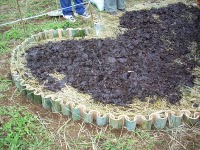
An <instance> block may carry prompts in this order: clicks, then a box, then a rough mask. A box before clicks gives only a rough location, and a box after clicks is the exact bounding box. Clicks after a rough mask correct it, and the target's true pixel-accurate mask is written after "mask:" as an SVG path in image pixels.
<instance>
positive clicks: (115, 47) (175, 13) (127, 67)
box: [26, 3, 200, 105]
mask: <svg viewBox="0 0 200 150" xmlns="http://www.w3.org/2000/svg"><path fill="white" fill-rule="evenodd" d="M198 11H199V10H198V9H197V8H195V7H190V6H186V5H184V4H182V3H178V4H173V5H169V6H167V7H165V8H160V9H154V8H153V9H151V10H141V11H132V12H126V13H125V14H124V15H123V16H122V17H121V20H120V25H121V26H122V27H124V28H127V31H126V32H125V33H123V34H121V35H118V37H117V38H116V39H111V38H106V39H90V40H84V39H83V40H70V41H60V42H56V43H52V42H49V43H48V44H45V45H39V46H35V47H32V48H30V49H29V50H28V51H27V54H26V59H27V67H29V68H30V69H31V72H32V74H33V75H34V76H35V77H36V78H37V79H38V80H39V81H40V83H41V84H44V87H45V88H46V89H49V90H52V91H55V92H56V91H59V90H60V89H61V88H63V87H64V86H65V84H67V85H71V86H73V87H74V88H77V89H79V90H80V91H82V92H85V93H90V94H91V95H92V96H93V98H94V100H98V101H101V102H103V103H105V104H109V103H112V104H116V105H126V104H130V103H133V98H134V97H136V98H139V99H140V100H141V101H144V100H145V98H146V97H153V96H157V97H161V98H166V99H167V100H168V101H169V102H170V103H172V104H175V103H177V102H178V101H179V100H181V98H182V94H181V92H180V90H179V89H180V87H181V86H190V87H191V86H193V79H194V76H193V75H192V70H193V68H195V67H196V65H197V63H196V62H195V61H194V59H193V57H194V55H199V52H198V54H197V50H200V45H199V42H200V41H199V40H200V25H199V23H200V19H199V16H200V14H199V12H198ZM191 49H192V50H191ZM55 72H58V73H60V74H63V75H65V77H64V78H62V79H61V80H58V79H56V78H54V77H52V76H50V74H52V73H55Z"/></svg>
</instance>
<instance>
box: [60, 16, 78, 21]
mask: <svg viewBox="0 0 200 150" xmlns="http://www.w3.org/2000/svg"><path fill="white" fill-rule="evenodd" d="M63 18H65V19H67V20H69V21H70V22H75V21H76V19H75V18H74V17H73V16H72V15H63Z"/></svg>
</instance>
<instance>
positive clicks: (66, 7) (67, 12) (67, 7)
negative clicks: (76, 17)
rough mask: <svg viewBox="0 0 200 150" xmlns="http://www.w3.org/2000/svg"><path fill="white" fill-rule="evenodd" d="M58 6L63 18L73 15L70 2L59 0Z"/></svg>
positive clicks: (68, 0)
mask: <svg viewBox="0 0 200 150" xmlns="http://www.w3.org/2000/svg"><path fill="white" fill-rule="evenodd" d="M60 4H61V7H62V13H63V15H64V16H71V15H72V14H73V11H72V4H71V0H60Z"/></svg>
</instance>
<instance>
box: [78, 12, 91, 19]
mask: <svg viewBox="0 0 200 150" xmlns="http://www.w3.org/2000/svg"><path fill="white" fill-rule="evenodd" d="M79 16H81V17H83V18H85V19H88V18H90V17H91V15H90V14H88V13H87V12H84V13H83V14H82V15H79Z"/></svg>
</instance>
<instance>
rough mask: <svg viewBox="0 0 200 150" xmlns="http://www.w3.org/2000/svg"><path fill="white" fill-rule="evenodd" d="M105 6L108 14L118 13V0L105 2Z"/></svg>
mask: <svg viewBox="0 0 200 150" xmlns="http://www.w3.org/2000/svg"><path fill="white" fill-rule="evenodd" d="M104 6H105V10H106V12H116V11H117V0H105V1H104Z"/></svg>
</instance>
